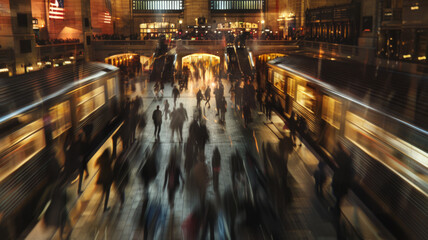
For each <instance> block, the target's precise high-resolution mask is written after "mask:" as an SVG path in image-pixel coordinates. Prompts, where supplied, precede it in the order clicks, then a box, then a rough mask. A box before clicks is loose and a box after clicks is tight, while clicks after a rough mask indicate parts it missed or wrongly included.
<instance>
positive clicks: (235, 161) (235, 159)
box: [230, 149, 244, 191]
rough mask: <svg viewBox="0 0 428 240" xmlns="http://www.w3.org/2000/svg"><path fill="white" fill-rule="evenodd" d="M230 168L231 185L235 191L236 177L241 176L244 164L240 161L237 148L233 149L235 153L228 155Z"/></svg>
mask: <svg viewBox="0 0 428 240" xmlns="http://www.w3.org/2000/svg"><path fill="white" fill-rule="evenodd" d="M230 165H231V166H230V169H231V171H232V175H231V176H232V187H233V190H234V191H235V190H236V189H237V188H236V181H237V179H239V178H241V175H242V174H244V165H243V162H242V158H241V155H240V154H239V152H238V149H235V153H233V154H232V156H231V157H230Z"/></svg>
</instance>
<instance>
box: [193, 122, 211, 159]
mask: <svg viewBox="0 0 428 240" xmlns="http://www.w3.org/2000/svg"><path fill="white" fill-rule="evenodd" d="M209 141H210V134H209V131H208V128H207V125H206V124H205V120H204V119H201V121H199V128H198V129H197V131H196V143H197V145H198V153H199V154H202V155H203V156H205V145H206V144H207V142H209Z"/></svg>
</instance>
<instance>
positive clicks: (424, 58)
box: [418, 56, 427, 60]
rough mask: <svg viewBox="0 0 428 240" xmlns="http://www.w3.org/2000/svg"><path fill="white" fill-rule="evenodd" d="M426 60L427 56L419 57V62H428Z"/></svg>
mask: <svg viewBox="0 0 428 240" xmlns="http://www.w3.org/2000/svg"><path fill="white" fill-rule="evenodd" d="M426 59H427V57H426V56H422V57H418V60H426Z"/></svg>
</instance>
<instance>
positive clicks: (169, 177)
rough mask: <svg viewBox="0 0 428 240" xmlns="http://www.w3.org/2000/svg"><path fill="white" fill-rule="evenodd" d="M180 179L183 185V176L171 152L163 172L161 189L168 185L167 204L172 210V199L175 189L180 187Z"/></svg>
mask: <svg viewBox="0 0 428 240" xmlns="http://www.w3.org/2000/svg"><path fill="white" fill-rule="evenodd" d="M180 179H181V182H182V184H183V185H184V179H183V175H182V174H181V170H180V166H178V165H177V164H176V159H175V153H173V152H171V153H170V157H169V163H168V166H167V167H166V170H165V180H164V183H163V189H164V190H165V187H166V186H167V183H168V202H169V206H170V208H171V209H172V208H174V197H175V192H176V191H177V188H178V187H179V186H180Z"/></svg>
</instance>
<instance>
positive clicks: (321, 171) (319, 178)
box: [314, 161, 327, 196]
mask: <svg viewBox="0 0 428 240" xmlns="http://www.w3.org/2000/svg"><path fill="white" fill-rule="evenodd" d="M314 178H315V190H316V193H317V194H318V195H319V196H323V188H324V184H325V181H326V180H327V176H326V173H325V163H324V161H319V163H318V168H317V170H315V172H314Z"/></svg>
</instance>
